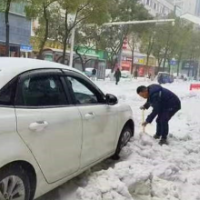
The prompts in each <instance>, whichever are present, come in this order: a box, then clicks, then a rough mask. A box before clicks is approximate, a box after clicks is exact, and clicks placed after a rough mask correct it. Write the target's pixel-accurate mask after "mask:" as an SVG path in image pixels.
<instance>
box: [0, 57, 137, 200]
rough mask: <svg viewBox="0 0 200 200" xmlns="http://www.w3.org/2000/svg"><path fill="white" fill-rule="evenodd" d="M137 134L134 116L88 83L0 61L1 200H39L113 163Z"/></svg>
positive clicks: (69, 73) (35, 65)
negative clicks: (99, 165) (83, 174)
mask: <svg viewBox="0 0 200 200" xmlns="http://www.w3.org/2000/svg"><path fill="white" fill-rule="evenodd" d="M133 134H134V122H133V118H132V111H131V108H130V107H129V106H127V105H120V104H119V103H118V101H117V98H116V97H115V96H113V95H111V94H107V95H104V94H103V93H102V92H101V90H100V89H99V88H98V87H97V86H96V85H95V84H94V83H92V82H91V81H90V80H89V79H88V78H87V77H86V76H85V75H83V74H82V73H80V72H78V71H77V70H74V69H72V68H67V67H66V66H64V65H61V64H56V63H52V62H47V61H40V60H32V59H22V58H0V200H32V199H34V198H37V197H39V196H41V195H43V194H45V193H47V192H48V191H50V190H52V189H54V188H55V187H57V186H59V185H61V184H63V183H65V182H66V181H68V180H69V179H71V178H73V177H75V176H77V175H78V174H80V173H81V172H83V171H84V170H86V169H87V168H90V167H91V166H93V165H95V164H97V163H99V162H101V161H102V160H104V159H106V158H109V157H111V156H114V157H117V156H118V154H119V153H120V150H121V149H122V147H123V146H125V145H126V144H127V142H128V141H129V140H130V138H131V137H132V136H133Z"/></svg>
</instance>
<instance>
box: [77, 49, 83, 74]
mask: <svg viewBox="0 0 200 200" xmlns="http://www.w3.org/2000/svg"><path fill="white" fill-rule="evenodd" d="M75 52H76V54H77V55H78V57H79V58H80V61H81V66H82V70H83V72H85V63H84V61H83V58H82V55H81V54H80V53H79V52H78V48H76V50H75Z"/></svg>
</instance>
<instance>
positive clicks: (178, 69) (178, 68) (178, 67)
mask: <svg viewBox="0 0 200 200" xmlns="http://www.w3.org/2000/svg"><path fill="white" fill-rule="evenodd" d="M180 63H181V61H180V60H178V66H177V77H178V76H179V72H180Z"/></svg>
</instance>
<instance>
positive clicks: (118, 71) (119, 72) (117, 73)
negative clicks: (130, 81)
mask: <svg viewBox="0 0 200 200" xmlns="http://www.w3.org/2000/svg"><path fill="white" fill-rule="evenodd" d="M121 76H122V74H121V71H120V69H119V68H118V69H117V70H116V72H115V79H116V85H118V83H119V81H120V78H121Z"/></svg>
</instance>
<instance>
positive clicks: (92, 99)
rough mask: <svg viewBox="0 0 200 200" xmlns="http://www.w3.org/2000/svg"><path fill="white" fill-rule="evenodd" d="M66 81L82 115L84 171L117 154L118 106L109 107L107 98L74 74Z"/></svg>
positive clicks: (82, 161) (85, 80) (82, 158)
mask: <svg viewBox="0 0 200 200" xmlns="http://www.w3.org/2000/svg"><path fill="white" fill-rule="evenodd" d="M65 79H66V81H67V82H68V84H69V86H70V88H71V91H72V93H73V95H74V101H75V104H76V106H77V108H78V109H79V111H80V113H81V115H82V120H83V147H82V157H81V167H82V168H84V167H86V166H87V165H89V164H92V163H93V162H95V161H97V160H99V159H101V158H103V157H105V156H107V155H109V154H111V153H112V152H113V151H114V150H115V148H116V147H115V145H116V134H117V125H116V124H117V121H118V105H115V106H109V105H107V104H106V102H105V98H104V95H103V94H102V93H101V92H100V91H99V90H98V89H97V88H96V86H95V85H93V84H92V82H90V81H89V80H87V78H84V77H82V76H78V75H76V74H71V75H68V76H66V78H65Z"/></svg>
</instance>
